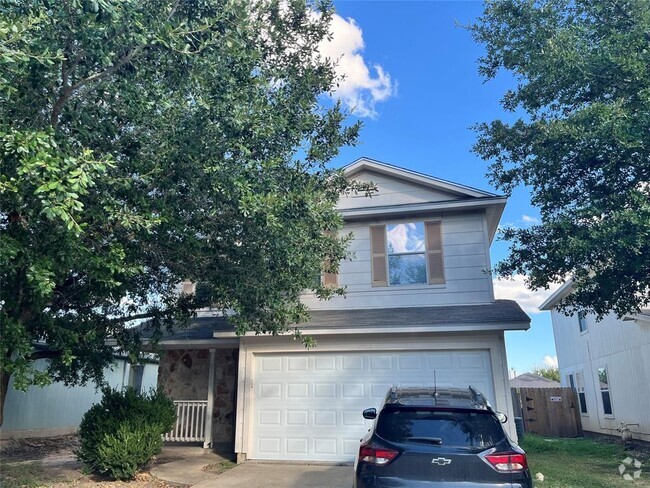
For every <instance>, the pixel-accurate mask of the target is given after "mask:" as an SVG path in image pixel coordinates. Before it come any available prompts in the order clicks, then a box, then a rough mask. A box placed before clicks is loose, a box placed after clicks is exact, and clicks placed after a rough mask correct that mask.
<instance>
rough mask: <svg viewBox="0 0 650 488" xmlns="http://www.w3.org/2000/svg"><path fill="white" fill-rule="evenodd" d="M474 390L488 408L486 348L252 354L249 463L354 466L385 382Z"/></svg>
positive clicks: (387, 384) (490, 383) (489, 386)
mask: <svg viewBox="0 0 650 488" xmlns="http://www.w3.org/2000/svg"><path fill="white" fill-rule="evenodd" d="M434 370H435V372H436V378H437V384H438V386H468V385H470V384H471V385H473V386H475V387H476V388H478V389H479V390H480V391H482V392H483V393H484V394H485V395H486V396H487V397H488V400H489V401H490V403H492V404H493V405H494V387H493V381H492V369H491V366H490V355H489V351H487V350H473V351H418V352H366V353H294V354H257V355H256V356H255V379H254V381H253V385H254V398H253V418H252V419H251V420H252V421H253V426H252V427H253V429H252V433H251V435H252V439H251V440H252V443H251V447H252V449H251V450H252V452H250V453H249V459H269V460H271V459H282V460H300V461H352V460H353V459H354V457H355V456H356V454H357V451H358V449H359V439H360V438H361V437H363V435H364V434H365V433H366V432H367V431H368V428H369V427H370V425H371V421H368V420H364V419H363V417H362V416H361V412H362V411H363V409H365V408H369V407H379V406H380V404H381V402H382V400H383V398H384V397H385V395H386V392H387V391H388V389H389V388H390V386H391V385H400V386H431V385H432V384H433V371H434Z"/></svg>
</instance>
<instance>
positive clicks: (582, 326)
mask: <svg viewBox="0 0 650 488" xmlns="http://www.w3.org/2000/svg"><path fill="white" fill-rule="evenodd" d="M578 330H579V331H580V334H581V335H582V334H586V333H587V332H589V324H587V317H586V316H585V317H582V316H580V314H578Z"/></svg>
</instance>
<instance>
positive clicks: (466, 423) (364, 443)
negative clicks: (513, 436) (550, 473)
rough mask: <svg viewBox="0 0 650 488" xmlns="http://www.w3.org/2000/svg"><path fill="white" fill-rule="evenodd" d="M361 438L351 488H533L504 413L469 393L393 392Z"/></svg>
mask: <svg viewBox="0 0 650 488" xmlns="http://www.w3.org/2000/svg"><path fill="white" fill-rule="evenodd" d="M363 416H364V417H365V418H366V419H375V423H374V425H373V428H372V429H370V430H369V431H368V434H367V435H366V436H365V437H364V438H363V439H361V446H360V447H359V456H358V457H357V460H356V462H355V464H354V470H355V477H354V487H355V488H389V487H390V488H396V487H409V488H439V487H452V488H470V487H471V488H488V487H499V488H506V487H508V488H515V487H518V488H532V486H533V483H532V480H531V477H530V471H529V470H528V464H527V461H526V454H525V453H524V451H522V450H521V448H520V447H519V446H517V445H516V444H514V443H513V442H512V441H511V440H510V439H509V438H508V436H507V435H506V433H505V431H504V429H503V427H502V422H505V421H506V417H505V415H504V414H500V413H497V412H495V411H494V410H492V407H491V406H490V404H489V403H488V402H487V400H486V399H485V397H484V396H483V395H482V394H481V393H480V392H479V391H477V390H476V389H475V388H472V387H471V386H470V387H469V388H431V389H427V388H396V387H393V388H391V390H390V391H389V392H388V395H386V399H385V401H384V404H383V405H382V407H381V408H380V411H379V414H377V410H376V409H374V408H369V409H367V410H364V412H363Z"/></svg>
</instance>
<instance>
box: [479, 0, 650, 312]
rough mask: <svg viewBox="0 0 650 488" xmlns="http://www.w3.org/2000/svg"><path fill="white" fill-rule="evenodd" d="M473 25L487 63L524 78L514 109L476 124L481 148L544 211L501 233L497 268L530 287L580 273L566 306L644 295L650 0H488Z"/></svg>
mask: <svg viewBox="0 0 650 488" xmlns="http://www.w3.org/2000/svg"><path fill="white" fill-rule="evenodd" d="M470 31H471V33H472V35H473V37H474V38H475V39H476V41H478V42H480V43H482V44H484V45H485V49H486V52H485V55H484V56H483V57H482V58H481V59H480V68H479V71H480V73H481V74H482V75H483V76H484V77H485V78H486V79H488V80H489V79H492V78H494V77H495V76H497V75H498V74H499V73H500V72H502V71H503V72H508V73H510V74H512V75H513V76H514V78H515V79H516V87H515V88H514V89H512V90H510V91H508V92H507V93H506V94H505V95H504V97H503V99H502V105H503V108H504V109H505V110H507V111H510V112H512V113H513V115H514V117H513V118H516V120H515V121H514V122H505V121H502V120H495V121H492V122H489V123H482V124H479V125H478V126H477V131H478V134H479V137H478V141H477V143H476V145H475V147H474V150H475V151H476V153H478V154H479V155H480V156H482V157H483V158H484V159H486V160H490V161H492V165H491V167H490V171H489V175H490V177H491V179H492V181H493V182H494V184H495V185H496V186H497V187H499V188H500V189H502V190H503V191H505V192H506V193H508V194H509V193H511V191H512V190H513V189H514V188H515V187H517V186H518V185H527V186H528V187H529V188H530V190H531V192H532V203H533V204H534V205H536V206H537V207H538V208H539V209H540V212H541V220H542V222H541V224H539V225H534V226H532V227H530V228H525V229H516V228H509V229H506V230H505V231H504V232H503V237H504V238H505V239H507V240H511V241H512V247H511V249H510V256H509V257H508V258H507V259H506V260H504V261H502V262H500V263H499V264H498V265H497V266H496V271H497V273H499V274H501V275H512V274H516V273H521V274H525V275H527V276H528V283H529V285H530V287H531V288H533V289H540V288H546V287H548V286H549V285H551V284H552V283H559V282H562V281H564V280H565V279H566V278H567V277H572V279H573V283H574V284H573V290H574V291H573V293H572V294H570V295H569V296H568V297H567V298H566V299H564V300H563V301H562V303H561V305H562V307H561V308H563V309H564V310H566V311H571V310H576V309H577V310H579V311H580V313H585V312H588V311H589V312H594V313H596V314H597V316H598V317H602V316H603V315H604V314H607V313H608V312H610V311H612V310H613V311H614V312H615V313H616V314H618V315H619V316H621V315H625V314H627V313H631V312H635V311H637V310H638V309H639V308H642V307H644V306H647V304H648V303H649V302H650V2H648V1H638V0H541V1H534V0H500V1H488V2H486V4H485V10H484V13H483V15H482V16H481V17H480V18H479V19H478V21H477V22H476V23H474V24H473V25H471V26H470ZM517 116H520V117H519V118H517Z"/></svg>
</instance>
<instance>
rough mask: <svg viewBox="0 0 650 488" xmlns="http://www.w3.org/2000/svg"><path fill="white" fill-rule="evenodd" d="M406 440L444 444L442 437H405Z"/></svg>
mask: <svg viewBox="0 0 650 488" xmlns="http://www.w3.org/2000/svg"><path fill="white" fill-rule="evenodd" d="M404 440H405V441H412V442H428V443H430V444H442V439H441V438H440V437H405V438H404Z"/></svg>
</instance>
